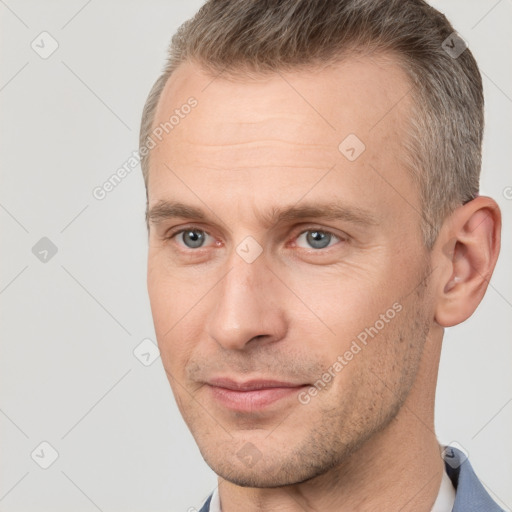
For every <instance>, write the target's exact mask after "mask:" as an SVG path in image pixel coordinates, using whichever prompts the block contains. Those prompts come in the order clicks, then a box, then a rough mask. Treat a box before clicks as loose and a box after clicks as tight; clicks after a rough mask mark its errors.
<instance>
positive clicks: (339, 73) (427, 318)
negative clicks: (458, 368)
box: [148, 55, 500, 512]
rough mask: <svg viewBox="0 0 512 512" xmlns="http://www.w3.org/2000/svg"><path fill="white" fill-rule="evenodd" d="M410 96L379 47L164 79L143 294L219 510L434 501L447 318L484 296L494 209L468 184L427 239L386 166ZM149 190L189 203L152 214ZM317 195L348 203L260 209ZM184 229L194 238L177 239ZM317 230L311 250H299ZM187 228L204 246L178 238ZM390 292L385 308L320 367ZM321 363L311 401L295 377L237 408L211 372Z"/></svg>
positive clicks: (398, 175) (365, 507) (408, 182)
mask: <svg viewBox="0 0 512 512" xmlns="http://www.w3.org/2000/svg"><path fill="white" fill-rule="evenodd" d="M409 90H410V84H409V81H408V79H407V77H406V75H405V74H404V72H403V71H402V70H401V68H400V67H399V65H398V64H397V62H396V61H395V59H394V58H393V57H391V56H385V55H382V56H378V57H373V58H369V57H358V58H355V57H353V58H348V59H345V60H343V61H342V62H339V63H336V64H333V65H331V66H326V67H324V68H323V69H316V70H297V71H293V72H287V73H280V74H271V75H267V76H264V77H263V76H260V77H251V78H247V79H240V78H236V79H233V77H229V76H223V75H221V76H218V77H216V78H215V79H213V78H212V76H210V75H208V74H207V73H206V72H205V71H203V70H202V69H201V67H200V66H199V65H197V64H194V63H185V64H182V65H181V66H180V67H179V68H178V69H177V70H176V71H175V73H174V74H173V75H172V76H171V78H170V79H169V81H168V83H167V84H166V87H165V90H164V91H163V94H162V97H161V100H160V103H159V106H158V108H157V112H156V118H155V126H156V125H157V124H158V123H160V122H164V121H166V120H167V119H168V118H169V116H170V115H171V114H172V113H173V111H174V110H175V109H176V108H180V105H183V104H184V103H185V102H186V101H187V99H188V98H189V97H190V96H194V97H195V98H196V99H197V101H198V105H197V107H196V108H195V109H194V110H193V111H192V112H191V113H190V114H189V115H187V117H186V118H184V119H182V120H181V122H180V124H179V125H177V126H175V127H174V129H173V130H172V131H170V133H169V134H168V135H167V136H165V138H164V139H163V140H162V142H161V143H159V144H158V145H157V146H156V147H155V148H154V149H153V150H152V152H151V170H150V176H149V182H148V208H149V212H150V217H149V219H150V222H149V256H148V292H149V297H150V302H151V309H152V314H153V320H154V324H155V330H156V335H157V340H158V344H159V348H160V352H161V357H162V362H163V364H164V368H165V371H166V373H167V376H168V378H169V382H170V384H171V387H172V390H173V393H174V396H175V398H176V402H177V404H178V407H179V409H180V412H181V414H182V415H183V418H184V420H185V421H186V423H187V425H188V427H189V428H190V430H191V432H192V434H193V436H194V438H195V440H196V442H197V444H198V446H199V449H200V450H201V453H202V455H203V457H204V458H205V460H206V462H207V463H208V464H209V465H210V466H211V468H212V469H213V470H214V471H215V472H216V473H217V474H218V475H219V493H220V498H221V504H222V510H223V512H231V511H256V510H258V511H266V510H269V511H270V510H283V511H295V510H300V511H303V510H308V511H313V510H322V511H331V510H332V511H334V510H336V511H349V510H350V511H354V510H358V511H372V510H390V509H393V510H402V511H408V510H411V511H412V510H414V511H422V510H424V511H430V510H431V507H432V505H433V503H434V501H435V499H436V496H437V493H438V490H439V485H440V482H441V476H442V472H443V467H444V465H443V461H442V458H441V456H440V447H439V445H438V442H437V439H436V436H435V433H434V420H433V414H434V397H435V387H436V379H437V368H438V364H439V355H440V350H441V342H442V337H443V329H444V327H447V326H450V325H455V324H457V323H459V322H462V321H463V320H465V319H466V318H467V317H469V316H470V315H471V314H472V312H473V311H474V309H475V308H476V307H477V305H478V303H479V302H480V300H481V299H482V297H483V295H484V293H485V289H486V286H487V281H488V279H489V278H490V276H491V274H492V270H493V268H494V265H495V262H496V258H497V256H498V252H499V231H500V213H499V209H498V206H497V205H496V203H495V202H494V201H493V200H492V199H489V198H484V197H479V198H477V199H475V200H473V201H471V202H470V203H468V204H466V205H464V206H460V207H459V208H457V209H456V210H455V211H454V212H453V213H452V214H451V215H450V216H449V217H447V219H446V220H445V222H444V224H443V226H442V227H441V230H440V233H439V236H438V239H437V241H436V244H435V246H434V247H433V248H432V250H427V248H426V247H425V246H424V243H423V238H422V235H421V218H420V215H419V214H418V213H417V212H419V211H420V210H421V206H420V204H421V203H420V197H419V195H418V194H419V193H418V191H417V189H416V187H415V185H414V183H413V181H412V179H411V178H410V175H409V172H408V171H407V169H406V168H405V167H404V165H403V164H402V163H401V156H402V154H403V146H402V142H401V141H402V140H403V138H404V137H406V136H407V135H406V133H407V124H406V120H407V118H408V113H409V109H410V106H411V101H412V98H411V96H410V95H408V94H407V92H408V91H409ZM404 95H405V96H404ZM402 97H404V98H403V99H402V100H401V101H398V100H399V99H400V98H402ZM348 134H356V135H357V137H358V138H359V139H360V140H362V141H363V142H364V144H365V146H366V149H365V151H364V152H363V153H362V154H361V155H360V156H359V157H358V158H357V159H356V160H355V161H353V162H351V161H349V160H348V159H347V158H345V156H344V155H343V154H342V153H341V152H340V151H339V149H338V145H339V144H340V142H341V141H342V140H343V139H344V138H345V137H346V136H347V135H348ZM162 201H169V202H172V201H179V202H181V203H183V204H185V205H188V206H192V207H196V208H200V209H202V210H204V212H205V217H204V218H198V217H193V218H190V219H189V218H185V217H167V216H165V215H163V214H162V211H163V210H162V209H161V208H160V210H159V211H158V208H157V207H158V205H161V204H162ZM326 202H330V203H336V204H338V205H343V206H344V207H345V211H346V212H349V213H350V215H345V217H344V218H341V219H332V218H326V217H325V215H322V216H318V215H315V216H309V217H307V218H300V219H288V220H287V219H281V220H279V221H278V220H276V219H273V220H270V219H269V216H270V214H271V213H272V211H275V210H276V209H281V208H287V207H290V206H305V205H306V204H308V205H317V206H320V207H321V206H322V205H323V204H325V203H326ZM158 213H160V215H158ZM357 216H359V217H361V216H362V217H364V219H361V218H359V219H358V221H357V222H356V221H355V217H357ZM362 220H364V222H362ZM184 228H186V231H187V232H189V231H190V230H191V229H192V230H195V231H193V233H192V235H194V236H193V237H190V236H188V235H184V233H183V232H182V233H181V234H180V233H178V234H176V233H177V232H178V231H179V230H180V229H184ZM197 230H199V231H197ZM308 230H309V231H308ZM322 230H323V234H318V233H317V232H318V231H322ZM326 231H327V232H330V233H332V234H333V235H334V236H332V237H331V238H329V235H326V234H325V232H326ZM315 232H316V233H317V234H316V238H317V239H318V238H320V239H323V240H325V239H327V245H326V247H320V248H319V246H318V245H315V246H314V247H312V245H311V243H313V244H314V243H315V238H312V235H313V233H315ZM201 235H203V238H204V241H203V245H202V246H200V247H199V248H191V247H189V246H187V244H190V243H191V241H193V240H197V238H198V236H199V240H200V243H201V238H200V237H201ZM308 235H309V236H308ZM248 236H250V237H252V238H253V239H254V240H255V241H256V242H257V243H258V244H259V246H260V247H261V248H262V252H261V254H260V255H259V256H258V257H257V258H256V259H255V260H254V261H253V262H251V263H248V262H247V261H246V260H244V259H243V258H242V257H241V256H240V254H239V253H237V246H239V244H240V243H241V242H243V241H244V240H245V242H247V240H246V237H248ZM251 243H252V244H253V245H251V247H256V246H255V245H254V242H251ZM241 247H243V248H245V249H247V248H248V247H249V246H247V245H243V244H242V246H241ZM253 250H254V248H252V249H249V252H251V251H253ZM393 305H395V307H397V306H396V305H398V306H399V307H400V311H399V312H398V313H396V315H394V317H393V318H392V319H391V320H389V321H388V322H386V323H385V325H384V327H383V328H380V329H378V333H377V334H375V335H374V337H373V338H370V339H369V341H368V343H367V344H366V345H364V346H362V344H361V343H359V345H360V346H361V350H360V351H359V352H357V353H356V354H355V355H354V356H353V357H352V358H351V360H350V361H346V363H347V364H344V365H343V367H342V370H340V371H338V372H335V371H333V369H332V367H333V364H334V363H335V362H336V361H337V358H338V356H340V355H343V354H345V353H346V352H347V350H349V349H350V347H351V344H352V342H353V341H354V340H356V339H357V336H358V334H360V333H362V332H363V331H365V329H366V328H369V327H371V326H375V325H376V321H377V320H379V319H380V318H381V316H380V315H383V314H384V315H386V312H387V311H388V310H389V309H390V308H391V309H392V308H393ZM379 325H380V324H379ZM329 368H330V369H331V373H332V375H331V377H332V378H331V379H330V381H329V382H328V385H326V386H325V388H323V389H322V390H321V391H320V392H318V393H317V394H316V395H315V396H312V397H311V396H310V401H309V402H308V403H307V404H304V403H301V402H300V401H299V400H298V391H297V392H294V393H291V394H290V395H287V396H286V397H285V398H283V399H281V400H278V401H276V402H274V403H272V404H270V405H268V406H267V407H265V408H263V409H257V408H255V409H254V410H248V411H244V412H240V411H233V410H231V409H229V408H227V407H225V406H224V404H222V403H221V402H219V401H218V400H216V399H215V397H214V396H213V394H212V388H211V386H209V385H208V384H207V383H208V382H209V381H210V380H211V379H212V378H214V377H218V376H221V377H230V378H232V379H234V380H237V381H247V380H249V379H275V380H281V381H287V382H290V383H293V384H300V385H305V386H309V387H304V388H301V390H302V391H304V390H307V389H310V387H311V385H313V384H314V383H315V382H317V381H318V379H320V378H321V377H322V375H324V374H325V373H326V372H328V371H329ZM248 453H249V455H251V456H252V457H253V458H252V461H251V463H250V464H249V463H248V459H247V457H246V458H245V459H244V457H243V454H245V455H247V454H248ZM241 454H242V455H241Z"/></svg>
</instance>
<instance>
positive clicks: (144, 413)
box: [0, 0, 512, 512]
mask: <svg viewBox="0 0 512 512" xmlns="http://www.w3.org/2000/svg"><path fill="white" fill-rule="evenodd" d="M433 4H434V5H435V6H436V7H438V8H440V9H441V10H442V11H444V12H445V13H446V14H447V15H448V17H449V19H451V21H452V22H453V23H454V25H455V27H456V28H457V30H458V31H459V33H460V34H461V35H462V36H463V37H464V38H465V39H466V40H467V41H468V42H469V44H470V47H471V49H472V51H473V52H474V54H475V56H476V58H477V60H478V62H479V64H480V66H481V70H482V72H483V76H484V85H485V93H486V101H487V130H486V138H485V152H484V165H483V176H482V193H484V194H488V195H491V196H492V197H494V198H495V199H496V200H497V201H498V203H499V204H500V206H501V207H502V210H503V214H504V239H503V249H502V254H501V258H500V263H499V264H498V267H497V269H496V272H495V274H494V276H493V279H492V281H491V285H490V287H489V290H488V292H487V295H486V297H485V299H484V301H483V303H482V304H481V306H480V308H479V310H478V311H477V313H476V314H475V315H474V317H473V318H471V319H470V320H469V321H468V322H466V323H465V324H464V325H461V326H458V327H456V328H453V329H450V330H449V331H448V332H447V335H446V338H445V346H444V349H443V355H442V361H441V368H440V378H439V388H438V401H437V416H436V425H437V431H438V436H439V439H440V441H441V442H444V443H448V442H452V441H456V442H458V443H460V445H462V446H463V447H464V448H465V449H466V450H467V451H468V452H469V455H470V458H471V461H472V463H473V465H474V467H475V468H476V470H477V473H478V474H479V476H480V477H481V479H482V481H483V482H484V484H485V485H486V487H487V488H488V490H489V491H490V493H491V494H492V495H493V496H494V497H495V499H496V500H497V501H498V502H499V503H500V504H501V505H502V506H503V507H504V508H506V509H507V510H512V486H511V485H510V482H511V481H512V436H511V432H512V372H511V371H510V369H511V361H512V344H511V340H512V323H511V321H510V318H511V316H512V275H511V272H510V261H511V256H512V254H511V253H512V247H511V242H512V236H511V231H510V225H511V220H512V219H511V217H512V200H510V198H511V197H512V189H511V188H510V187H512V175H511V173H510V170H509V169H510V162H511V161H512V154H511V152H512V143H511V126H512V99H511V98H512V65H511V62H512V59H510V55H511V54H512V39H511V38H510V29H511V26H512V25H511V22H512V2H511V1H510V0H500V1H494V0H493V1H483V0H472V1H468V0H457V1H455V0H452V1H435V2H433ZM200 5H201V1H199V0H194V1H187V2H184V1H177V0H174V1H170V0H166V1H161V0H152V1H146V2H142V1H133V0H131V1H126V0H125V1H121V0H118V1H114V0H108V1H105V0H103V1H101V2H100V1H98V0H92V1H91V0H89V1H84V0H73V1H70V0H68V1H64V0H60V1H53V2H48V1H46V2H41V1H40V0H39V1H36V0H5V1H3V0H0V16H1V28H0V37H1V38H2V41H1V48H2V60H1V67H0V72H1V75H0V88H1V89H0V91H1V92H0V102H1V113H2V116H1V137H0V141H1V155H2V160H1V171H2V178H1V188H0V222H1V227H2V238H1V240H2V259H1V274H0V306H1V312H2V338H1V340H2V341H1V357H0V432H1V454H0V511H3V512H7V511H10V512H14V511H25V512H28V511H38V512H39V511H69V510H74V511H91V512H92V511H94V510H101V511H104V512H107V511H124V512H129V511H142V510H144V511H153V510H154V511H171V510H172V511H186V510H193V508H192V507H197V508H198V507H199V506H200V504H201V503H202V501H203V499H204V498H205V497H206V496H207V495H208V493H209V492H210V491H211V490H212V488H213V487H214V486H215V476H214V475H213V473H212V472H211V471H210V470H209V468H208V467H207V466H206V464H205V463H204V462H203V460H202V458H201V457H200V454H199V452H198V450H197V448H196V446H195V443H194V442H193V439H192V437H191V435H190V434H189V432H188V430H187V429H186V427H185V425H184V423H183V421H182V420H181V417H180V415H179V413H178V410H177V408H176V406H175V403H174V399H173V397H172V395H171V391H170V387H169V385H168V382H167V379H166V377H165V373H164V371H163V369H162V365H161V361H160V359H156V361H155V362H154V363H153V364H151V365H150V366H144V365H143V364H142V363H141V362H140V361H139V360H138V359H137V358H136V357H135V356H134V354H133V350H134V349H135V347H137V346H138V345H139V343H141V341H142V340H143V339H145V338H150V339H152V340H154V339H155V336H154V330H153V326H152V320H151V314H150V309H149V301H148V298H147V293H146V283H145V271H146V268H145V266H146V250H147V240H146V232H145V225H144V220H143V217H144V207H145V204H144V203H145V192H144V186H143V180H142V177H141V173H140V167H138V166H137V168H136V169H135V170H134V171H133V172H132V173H130V174H129V175H128V176H127V177H126V178H125V179H124V181H123V182H122V183H121V184H120V185H119V186H117V187H116V189H115V190H114V191H112V192H111V193H110V194H108V196H107V197H106V198H105V199H104V200H103V201H98V200H96V199H95V198H94V197H93V196H92V190H93V188H94V187H96V186H98V185H101V184H102V183H103V182H104V181H105V180H107V179H108V178H109V176H110V175H111V174H112V173H114V172H115V171H116V169H118V168H119V167H120V166H121V165H123V164H124V163H125V162H126V161H127V160H128V158H129V157H130V156H131V154H132V152H133V151H134V150H136V149H137V136H138V128H139V126H138V125H139V120H140V115H141V110H142V106H143V103H144V100H145V99H146V95H147V93H148V91H149V88H150V86H151V85H152V83H153V81H154V80H155V78H156V77H157V75H158V73H159V72H160V70H161V68H162V66H163V62H164V58H165V50H166V47H167V44H168V41H169V39H170V37H171V35H172V34H173V33H174V31H175V30H176V28H177V27H178V26H179V25H180V24H181V23H182V22H183V21H184V20H185V19H187V18H188V17H190V16H191V15H192V14H193V13H194V12H195V11H196V10H197V8H198V7H199V6H200ZM43 31H48V32H49V33H50V34H51V36H52V37H53V38H54V39H55V40H56V41H57V42H58V45H59V47H58V49H57V50H56V51H55V53H53V54H52V55H51V56H50V57H48V58H47V59H43V58H41V57H40V56H39V55H38V54H37V53H36V52H35V51H34V50H33V49H32V48H31V43H32V41H33V40H36V43H37V42H38V41H39V43H38V44H39V46H42V45H43V43H41V42H40V38H38V37H39V34H40V33H41V32H43ZM45 41H46V42H45V43H44V46H45V48H46V50H47V49H48V48H49V40H48V39H46V40H45ZM41 50H42V49H41ZM507 187H508V188H507ZM507 197H508V199H507ZM42 237H48V238H49V239H50V240H51V241H52V242H53V243H54V244H55V245H56V246H57V249H58V252H57V254H56V255H55V256H53V257H52V258H51V259H49V261H47V262H46V263H44V262H41V261H40V260H39V259H38V258H36V256H35V255H34V254H33V253H32V247H33V246H34V245H35V244H36V243H37V242H38V241H39V240H40V239H41V238H42ZM145 357H146V358H147V356H145ZM43 441H46V442H48V443H50V445H51V446H52V447H53V448H54V449H55V450H56V451H57V452H58V454H59V456H58V458H57V460H56V461H55V462H54V463H53V464H52V465H51V466H50V467H49V468H48V469H42V468H41V467H40V466H39V465H38V463H39V464H44V463H45V462H46V463H48V462H51V450H50V449H49V448H48V447H45V446H44V445H43V446H42V447H41V446H40V443H41V442H43ZM401 449H402V448H401V447H400V446H397V447H396V450H397V457H399V456H400V451H401ZM34 450H35V452H34ZM33 452H34V455H33V458H31V453H33ZM36 461H37V462H38V463H36Z"/></svg>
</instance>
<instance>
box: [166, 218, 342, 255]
mask: <svg viewBox="0 0 512 512" xmlns="http://www.w3.org/2000/svg"><path fill="white" fill-rule="evenodd" d="M186 231H201V232H202V233H205V234H206V235H208V236H210V237H213V238H215V237H214V236H213V235H212V234H211V233H210V232H208V231H207V230H205V229H203V228H201V227H198V226H194V225H187V226H179V227H177V228H175V229H170V230H169V231H168V232H167V233H166V234H165V235H164V240H165V241H168V240H171V239H173V238H175V237H176V236H177V235H179V234H181V233H183V232H186ZM309 231H320V232H321V233H325V234H328V235H331V236H333V237H335V238H337V239H338V240H339V241H340V242H342V241H347V240H348V239H349V236H348V235H347V234H346V233H344V232H341V233H340V234H337V233H335V232H334V230H330V229H328V228H323V227H322V226H319V225H318V224H306V225H304V224H303V225H301V226H300V227H298V228H297V229H296V230H295V231H294V232H293V234H292V237H291V238H292V241H293V242H296V239H297V238H298V237H299V236H301V235H303V234H304V233H307V232H309ZM334 245H336V244H334ZM331 247H333V246H328V247H325V248H323V249H314V248H313V247H312V248H311V249H310V250H311V251H314V252H320V251H327V250H329V249H330V248H331ZM206 248H207V246H201V247H198V248H196V249H192V248H190V247H188V248H187V247H185V250H189V251H195V252H197V251H199V250H201V249H206ZM299 249H302V250H306V251H307V250H308V249H305V248H304V247H299Z"/></svg>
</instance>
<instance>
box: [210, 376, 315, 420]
mask: <svg viewBox="0 0 512 512" xmlns="http://www.w3.org/2000/svg"><path fill="white" fill-rule="evenodd" d="M205 384H206V387H207V388H208V391H209V393H210V396H211V398H212V399H213V400H214V401H215V402H216V403H218V404H219V405H221V406H222V407H224V408H226V409H229V410H231V411H236V412H254V411H259V410H263V409H265V408H267V407H269V406H270V405H271V404H273V403H275V402H278V401H281V400H284V399H290V398H292V397H294V396H296V395H297V394H298V393H299V392H300V391H301V390H302V389H303V388H305V387H307V386H308V385H307V384H296V383H291V382H284V381H278V380H269V379H257V380H249V381H243V382H241V381H235V380H233V379H229V378H215V379H210V380H208V381H207V382H206V383H205Z"/></svg>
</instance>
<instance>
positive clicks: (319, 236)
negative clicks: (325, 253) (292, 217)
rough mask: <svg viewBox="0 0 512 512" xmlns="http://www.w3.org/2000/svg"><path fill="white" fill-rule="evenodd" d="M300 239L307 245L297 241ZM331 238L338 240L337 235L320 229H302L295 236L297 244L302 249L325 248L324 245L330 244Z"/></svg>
mask: <svg viewBox="0 0 512 512" xmlns="http://www.w3.org/2000/svg"><path fill="white" fill-rule="evenodd" d="M301 239H302V240H305V242H306V243H307V244H308V245H309V247H308V246H304V245H301V244H300V243H298V242H299V240H301ZM333 239H334V240H337V241H339V240H340V238H339V237H337V236H336V235H334V234H333V233H330V232H329V231H322V230H320V229H310V230H308V231H303V232H302V233H301V234H300V235H299V236H298V237H297V245H298V246H299V247H302V248H304V249H310V248H313V249H325V248H326V247H329V246H330V245H332V244H331V242H332V241H333Z"/></svg>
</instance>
